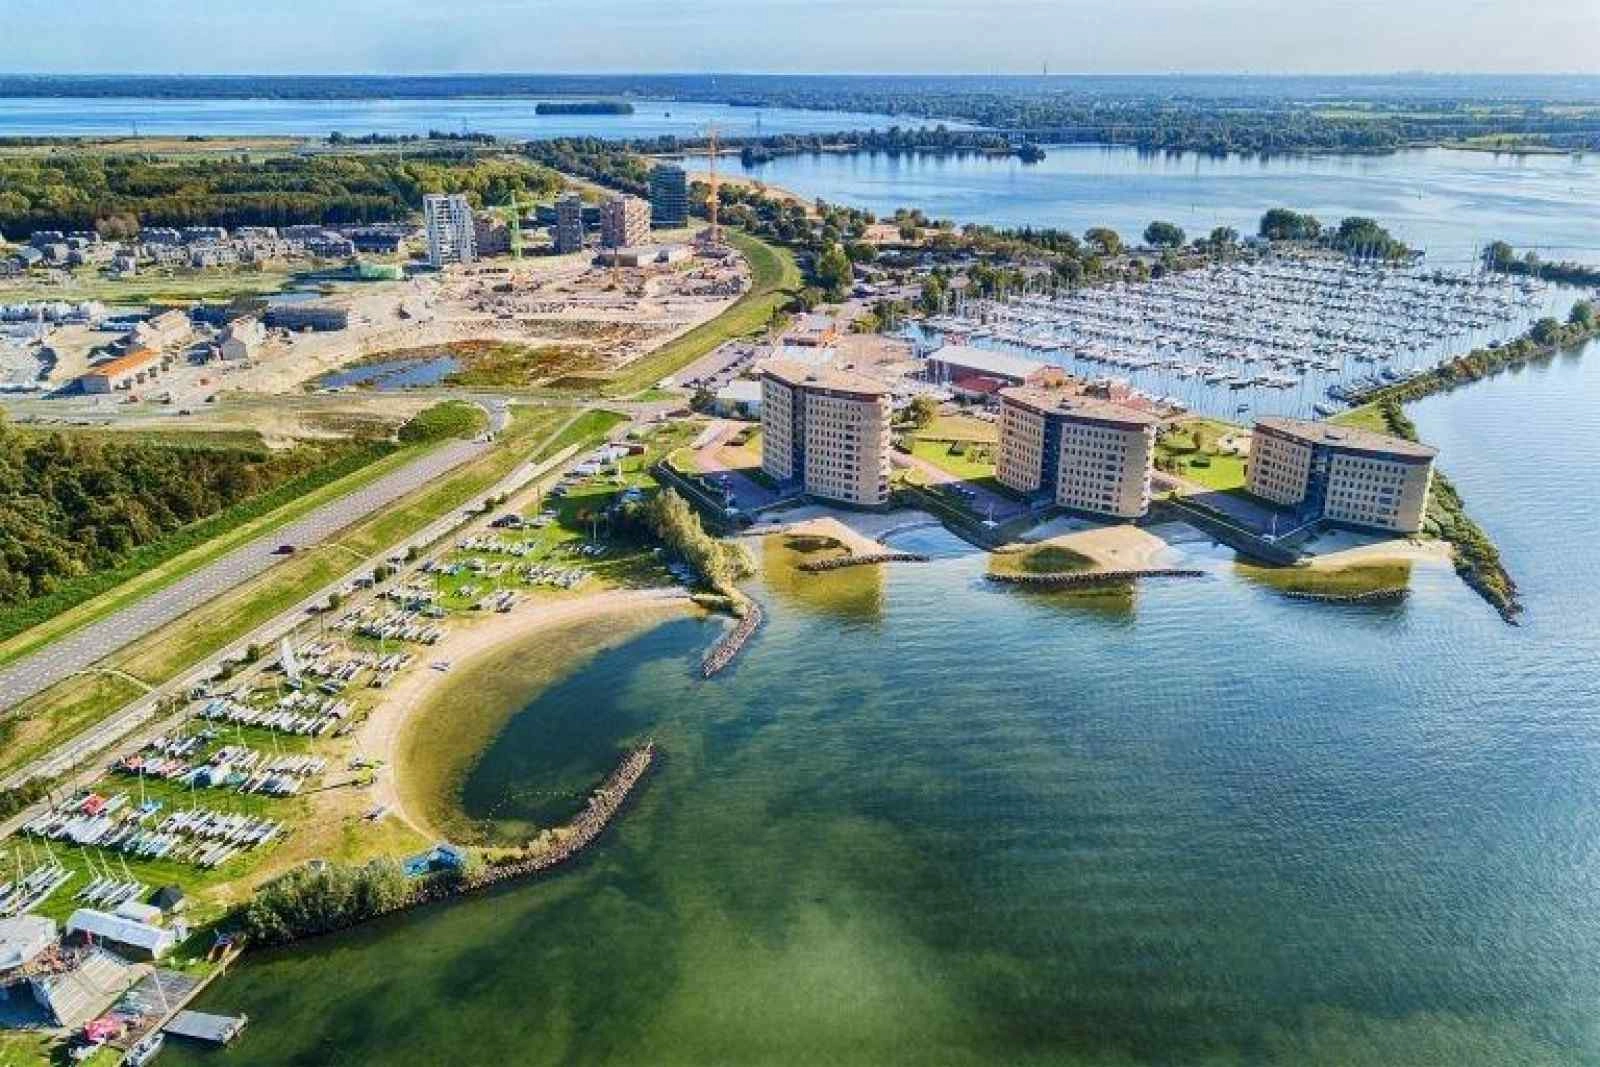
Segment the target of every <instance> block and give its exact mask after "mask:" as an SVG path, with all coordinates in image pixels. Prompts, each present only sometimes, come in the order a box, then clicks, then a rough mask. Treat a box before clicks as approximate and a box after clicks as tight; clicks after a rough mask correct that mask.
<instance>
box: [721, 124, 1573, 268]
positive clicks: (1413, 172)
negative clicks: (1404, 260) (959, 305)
mask: <svg viewBox="0 0 1600 1067" xmlns="http://www.w3.org/2000/svg"><path fill="white" fill-rule="evenodd" d="M747 173H749V174H751V175H752V176H754V177H757V178H760V179H761V180H762V181H767V182H771V183H772V184H774V185H778V186H781V187H783V188H785V189H790V190H793V191H794V192H796V193H799V194H801V195H803V196H806V197H818V196H820V197H822V198H823V199H825V200H831V201H834V202H836V203H841V204H848V205H851V206H854V207H861V208H869V209H871V210H873V211H876V212H879V213H881V214H887V213H891V212H893V211H894V210H895V209H896V208H900V207H920V208H922V210H923V211H924V212H926V213H927V214H928V215H929V216H930V217H933V218H948V219H955V220H957V221H959V222H982V223H992V224H994V225H998V226H1034V227H1045V226H1054V227H1057V228H1062V229H1068V230H1072V231H1074V232H1077V233H1082V232H1083V231H1084V230H1085V229H1087V228H1089V227H1091V226H1110V227H1112V228H1113V229H1115V230H1117V231H1118V232H1120V233H1121V234H1122V235H1123V237H1124V238H1126V239H1131V240H1137V239H1138V237H1139V235H1141V234H1142V233H1143V232H1144V228H1145V226H1146V225H1148V224H1149V223H1150V222H1151V220H1153V219H1166V220H1168V221H1171V222H1176V223H1177V224H1178V225H1180V226H1182V227H1184V229H1185V230H1187V231H1188V233H1189V234H1190V235H1191V236H1199V235H1201V234H1204V233H1208V232H1210V230H1211V228H1212V227H1213V226H1223V225H1226V226H1232V227H1234V228H1235V229H1237V230H1238V231H1239V232H1240V233H1243V234H1252V233H1255V232H1256V226H1257V224H1258V223H1259V222H1260V219H1261V214H1262V212H1264V211H1266V210H1267V209H1268V208H1272V207H1292V208H1295V209H1297V210H1301V211H1310V212H1312V213H1313V214H1315V215H1316V216H1318V217H1319V218H1321V219H1322V220H1323V221H1324V222H1325V223H1328V222H1332V223H1337V222H1338V220H1339V219H1341V218H1344V217H1345V216H1347V215H1368V216H1371V217H1373V218H1376V219H1378V220H1379V221H1380V222H1382V223H1383V224H1384V225H1386V226H1388V227H1389V229H1390V231H1391V232H1393V233H1394V234H1395V235H1396V236H1398V237H1400V238H1403V239H1404V240H1406V241H1408V242H1410V243H1412V244H1413V245H1415V246H1417V247H1421V248H1424V249H1426V250H1427V252H1428V262H1429V263H1430V264H1438V265H1441V266H1450V265H1464V264H1468V263H1470V262H1471V261H1472V259H1473V254H1474V251H1475V250H1476V249H1478V248H1481V247H1482V246H1483V245H1486V244H1488V243H1489V242H1491V241H1495V240H1505V241H1510V242H1512V243H1513V244H1515V245H1516V246H1518V247H1519V248H1530V247H1537V248H1538V249H1539V252H1540V254H1541V255H1543V256H1544V257H1545V258H1546V259H1577V260H1583V261H1588V262H1600V211H1595V210H1593V208H1592V207H1591V205H1593V204H1594V203H1595V202H1596V201H1597V200H1600V156H1595V155H1592V154H1591V155H1589V156H1584V157H1577V158H1574V157H1570V156H1513V155H1494V154H1490V153H1485V152H1460V151H1449V150H1445V149H1425V150H1419V151H1410V152H1397V153H1394V154H1391V155H1383V156H1292V157H1291V156H1285V157H1275V158H1271V159H1258V158H1246V157H1241V156H1228V157H1225V158H1221V159H1217V158H1213V157H1210V156H1199V155H1194V154H1192V153H1180V154H1165V153H1148V152H1140V151H1138V150H1136V149H1132V148H1110V147H1099V146H1085V145H1077V146H1070V147H1054V148H1050V149H1049V150H1048V154H1047V155H1046V157H1045V158H1044V159H1043V160H1042V161H1041V162H1039V163H1033V164H1027V163H1022V162H1021V161H1019V160H1017V159H1013V158H1008V159H991V158H987V157H980V156H967V157H935V156H890V155H849V156H845V155H838V154H829V153H823V154H819V155H803V156H788V157H785V158H782V159H777V160H774V161H772V162H771V163H766V164H762V165H760V166H757V167H753V168H750V169H749V170H748V172H747Z"/></svg>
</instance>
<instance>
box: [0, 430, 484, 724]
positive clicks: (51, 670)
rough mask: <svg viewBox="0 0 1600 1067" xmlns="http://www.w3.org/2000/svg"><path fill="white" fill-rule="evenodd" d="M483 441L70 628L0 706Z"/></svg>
mask: <svg viewBox="0 0 1600 1067" xmlns="http://www.w3.org/2000/svg"><path fill="white" fill-rule="evenodd" d="M488 447H489V446H488V444H487V443H485V442H483V441H452V442H450V443H448V444H445V445H443V446H441V447H439V448H437V449H435V450H434V451H432V452H430V453H428V454H427V455H425V456H422V457H420V458H419V459H416V460H414V461H413V462H412V463H410V464H409V465H407V466H405V467H402V468H400V469H399V470H397V471H393V472H391V473H389V474H386V475H384V476H383V477H381V478H379V479H377V480H376V481H374V482H371V483H369V484H367V485H365V486H363V487H362V488H360V489H357V490H356V491H355V492H353V493H350V494H349V495H347V496H344V497H341V498H339V499H338V500H334V501H331V502H329V503H327V504H324V505H323V506H322V507H319V508H317V509H316V510H314V511H312V512H310V513H309V514H307V515H305V516H304V517H302V518H300V519H297V520H296V521H294V522H292V523H290V524H289V525H287V526H283V527H279V528H278V529H276V530H273V531H272V532H270V533H267V534H264V535H262V536H261V537H259V538H257V539H256V540H254V541H252V542H250V543H249V544H247V545H243V546H241V547H240V548H237V549H235V550H234V551H232V552H230V553H228V554H227V555H225V556H223V557H222V558H220V559H218V560H216V561H214V562H212V563H210V564H208V565H207V566H205V567H202V568H200V569H199V570H197V571H194V572H193V573H191V574H189V575H186V576H185V577H183V578H181V579H179V580H178V581H176V582H174V583H173V584H172V585H169V586H167V587H165V588H164V589H159V590H157V591H155V592H154V593H151V594H150V595H149V596H147V597H144V598H142V599H140V600H138V601H136V602H135V603H133V604H130V605H128V606H127V607H125V608H123V609H122V610H121V611H118V612H116V613H114V614H112V615H108V616H106V617H105V618H103V619H101V620H99V621H98V622H94V623H91V624H89V625H88V626H85V627H84V628H82V629H81V630H75V631H73V632H72V633H70V634H68V635H66V636H65V637H63V638H61V639H60V640H58V641H54V642H52V643H51V644H49V645H48V646H46V647H45V648H43V649H40V650H39V651H38V652H35V653H34V654H32V655H30V656H27V657H24V658H23V659H20V660H17V661H16V662H14V663H12V664H11V665H10V666H8V667H5V668H4V669H0V709H4V708H9V707H12V706H13V705H16V704H19V703H21V702H22V701H24V700H26V699H28V698H29V697H30V696H33V695H34V694H35V693H38V692H41V691H42V690H45V689H48V688H49V687H50V686H52V685H54V684H55V683H57V682H59V681H61V680H62V679H64V678H67V677H69V676H71V675H73V674H76V673H78V672H79V671H82V670H84V669H85V668H87V667H90V666H92V665H94V664H95V663H97V662H99V661H100V660H102V659H104V658H105V657H106V656H108V655H110V654H111V653H112V652H115V651H116V650H117V649H119V648H121V647H123V646H124V645H127V644H129V643H131V642H133V641H137V640H138V639H139V638H141V637H144V636H145V635H146V634H148V633H151V632H152V631H154V630H157V629H160V628H161V627H162V626H165V625H167V624H168V623H170V622H172V621H174V620H176V619H178V618H181V617H182V616H183V615H185V614H187V613H188V612H190V611H192V610H194V609H195V608H197V607H199V606H200V605H202V604H205V603H208V602H209V601H212V600H215V599H216V598H217V597H219V596H221V595H222V594H223V593H226V592H227V591H228V590H230V589H232V588H234V587H235V586H237V585H239V584H240V583H241V582H244V581H246V580H247V579H250V578H254V577H255V576H256V575H258V574H261V573H262V572H263V571H265V570H266V569H267V568H268V567H271V566H272V565H273V564H274V563H278V562H280V561H281V560H282V559H283V558H284V557H283V556H280V555H278V554H276V550H277V548H278V546H279V545H285V544H288V545H294V546H296V547H297V548H305V547H307V546H310V545H314V544H316V543H317V542H319V541H322V540H324V539H325V538H327V537H329V536H330V535H332V534H334V533H337V532H338V531H339V530H342V529H343V528H345V527H346V526H349V525H350V524H351V523H353V522H356V521H358V520H360V519H362V518H364V517H366V516H367V515H370V514H372V513H373V512H375V511H377V510H379V509H380V508H383V507H385V506H386V505H388V504H391V503H393V502H394V501H396V500H398V499H399V498H401V497H403V496H405V495H406V494H407V493H410V492H412V491H413V490H415V489H418V488H420V487H422V486H424V485H427V484H428V483H429V482H431V481H433V480H434V479H436V478H438V477H440V476H441V475H443V474H445V473H446V472H447V471H450V470H452V469H453V468H455V467H457V466H459V465H461V464H462V463H464V462H466V461H467V460H469V459H471V458H472V457H474V456H476V455H479V454H480V453H482V452H483V451H484V450H486V449H487V448H488Z"/></svg>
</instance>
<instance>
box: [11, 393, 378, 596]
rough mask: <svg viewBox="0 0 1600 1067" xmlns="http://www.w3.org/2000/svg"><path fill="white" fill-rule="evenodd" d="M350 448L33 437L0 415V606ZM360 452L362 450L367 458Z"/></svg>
mask: <svg viewBox="0 0 1600 1067" xmlns="http://www.w3.org/2000/svg"><path fill="white" fill-rule="evenodd" d="M353 447H354V446H334V445H328V446H321V445H319V446H310V445H304V446H299V447H296V448H291V449H286V450H283V451H268V450H266V449H248V448H243V447H220V448H213V447H205V446H194V445H187V444H163V443H153V442H151V441H149V440H128V441H116V440H111V439H109V436H108V435H105V434H77V433H72V434H67V433H48V434H40V433H33V432H30V431H26V430H20V429H17V428H15V427H13V426H12V425H11V424H10V423H9V422H8V421H6V420H5V418H4V417H3V415H0V609H10V608H15V607H17V606H19V605H23V604H26V603H28V602H29V601H32V600H34V599H36V598H40V597H46V596H49V595H50V594H51V593H53V592H55V591H57V590H59V589H61V588H62V586H63V585H64V584H65V583H68V582H70V581H72V580H74V579H76V578H80V577H83V576H86V575H91V574H94V573H96V572H99V571H103V570H108V569H110V568H114V567H116V566H118V565H119V564H121V563H123V562H124V561H126V560H127V559H129V558H130V556H132V555H133V553H134V552H136V551H137V550H139V549H140V548H142V547H144V546H148V545H151V544H153V543H154V542H156V541H158V540H160V539H161V538H163V537H166V536H168V535H170V534H172V533H174V532H175V531H178V530H180V529H182V528H184V527H185V526H188V525H189V524H191V523H195V522H198V521H200V520H203V519H206V518H207V517H209V516H212V515H215V514H217V513H219V512H221V511H223V510H225V509H227V508H229V507H230V506H232V505H235V504H238V503H240V502H242V501H246V500H249V499H251V498H253V497H256V496H258V495H261V494H264V493H267V492H270V491H271V490H273V489H274V488H275V487H277V486H280V485H283V484H285V483H288V482H290V481H292V480H294V479H296V478H299V477H301V476H305V475H308V474H311V473H312V472H314V471H316V470H318V469H319V468H321V467H323V466H325V465H327V464H329V463H330V462H332V461H334V460H335V459H336V458H337V457H338V456H339V455H340V454H342V453H343V452H344V451H348V450H351V449H352V448H353ZM368 458H370V457H368Z"/></svg>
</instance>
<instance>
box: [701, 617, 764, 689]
mask: <svg viewBox="0 0 1600 1067" xmlns="http://www.w3.org/2000/svg"><path fill="white" fill-rule="evenodd" d="M762 618H763V616H762V614H761V605H760V604H757V603H756V602H755V601H754V600H748V601H746V602H745V613H744V616H743V617H742V618H740V620H739V622H738V625H736V626H734V628H733V629H731V630H729V631H728V632H727V633H725V634H723V635H722V639H721V640H720V641H718V642H717V643H716V644H715V645H713V646H711V651H709V652H707V653H706V655H705V659H703V660H701V661H700V676H701V677H702V678H710V677H711V676H713V675H715V674H717V673H719V672H720V671H723V670H725V669H726V668H727V666H728V665H729V664H730V663H732V662H733V658H734V657H735V656H737V655H738V654H739V650H740V649H742V648H744V646H745V643H746V642H748V641H749V640H750V638H751V637H752V636H753V635H754V634H755V632H756V630H757V629H758V628H759V627H760V626H761V621H762Z"/></svg>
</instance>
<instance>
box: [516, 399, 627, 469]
mask: <svg viewBox="0 0 1600 1067" xmlns="http://www.w3.org/2000/svg"><path fill="white" fill-rule="evenodd" d="M627 421H628V416H626V415H622V414H618V413H617V412H615V411H604V410H601V409H598V408H594V409H590V410H589V411H585V412H584V413H583V414H582V415H579V416H578V417H577V418H576V419H573V420H572V422H570V423H568V424H567V426H566V427H565V428H564V429H563V430H562V431H561V432H560V433H558V434H556V435H555V436H554V437H552V438H551V439H550V440H549V441H547V442H545V443H544V444H543V445H541V446H540V447H539V448H538V449H537V450H535V452H534V453H533V459H534V461H535V462H543V461H544V460H547V459H549V458H550V457H551V456H553V455H555V454H556V453H557V452H560V451H561V450H562V449H563V448H566V447H567V446H568V445H582V444H585V443H587V442H590V441H600V440H603V439H604V438H605V437H607V436H608V435H609V434H610V433H611V431H612V430H614V429H616V428H617V427H618V426H621V425H622V424H623V423H625V422H627Z"/></svg>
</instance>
